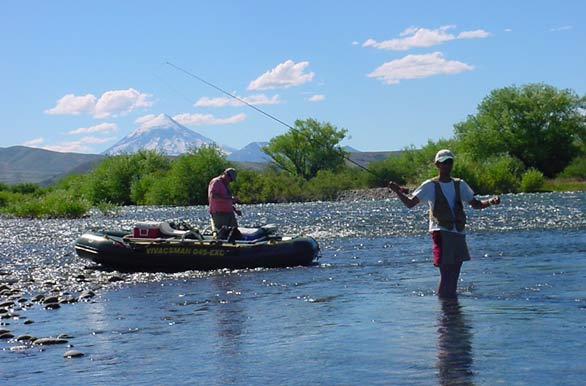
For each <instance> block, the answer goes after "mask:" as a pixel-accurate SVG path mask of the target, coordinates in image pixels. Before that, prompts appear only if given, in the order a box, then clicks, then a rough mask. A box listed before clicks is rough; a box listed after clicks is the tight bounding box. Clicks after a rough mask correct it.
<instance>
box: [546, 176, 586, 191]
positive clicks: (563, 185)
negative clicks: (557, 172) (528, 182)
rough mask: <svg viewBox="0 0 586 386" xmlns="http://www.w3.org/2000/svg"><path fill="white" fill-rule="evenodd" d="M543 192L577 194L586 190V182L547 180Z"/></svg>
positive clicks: (559, 179) (558, 179)
mask: <svg viewBox="0 0 586 386" xmlns="http://www.w3.org/2000/svg"><path fill="white" fill-rule="evenodd" d="M541 190H542V191H544V192H575V191H582V190H586V180H577V179H561V178H556V179H551V180H545V181H544V182H543V186H542V187H541Z"/></svg>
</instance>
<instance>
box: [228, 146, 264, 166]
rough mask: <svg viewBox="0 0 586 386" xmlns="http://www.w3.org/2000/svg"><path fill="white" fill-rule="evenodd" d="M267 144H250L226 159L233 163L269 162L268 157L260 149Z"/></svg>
mask: <svg viewBox="0 0 586 386" xmlns="http://www.w3.org/2000/svg"><path fill="white" fill-rule="evenodd" d="M267 144H268V142H251V143H249V144H248V145H246V146H244V147H243V148H242V149H240V150H236V151H235V152H233V153H230V155H229V156H228V157H227V158H228V160H229V161H235V162H270V161H271V157H269V156H268V155H267V154H266V153H265V152H264V151H263V150H262V147H263V146H266V145H267Z"/></svg>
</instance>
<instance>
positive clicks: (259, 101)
mask: <svg viewBox="0 0 586 386" xmlns="http://www.w3.org/2000/svg"><path fill="white" fill-rule="evenodd" d="M234 95H236V94H234ZM236 96H237V95H236ZM238 98H240V99H242V100H243V101H245V102H246V103H248V104H249V105H253V106H255V105H278V104H280V103H281V100H280V99H279V95H274V96H273V97H271V98H269V97H268V96H267V95H265V94H255V95H250V96H247V97H240V96H239V97H238ZM243 105H244V103H242V102H240V101H239V100H237V99H234V98H230V97H219V98H208V97H202V98H199V100H198V101H197V102H195V104H194V106H196V107H224V106H243Z"/></svg>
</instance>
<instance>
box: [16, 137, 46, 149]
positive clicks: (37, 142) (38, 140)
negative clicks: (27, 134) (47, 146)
mask: <svg viewBox="0 0 586 386" xmlns="http://www.w3.org/2000/svg"><path fill="white" fill-rule="evenodd" d="M43 142H45V139H44V138H35V139H31V140H30V141H26V142H25V143H23V144H22V146H29V147H38V146H39V145H40V144H42V143H43Z"/></svg>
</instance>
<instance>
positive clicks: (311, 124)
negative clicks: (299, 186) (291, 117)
mask: <svg viewBox="0 0 586 386" xmlns="http://www.w3.org/2000/svg"><path fill="white" fill-rule="evenodd" d="M346 133H347V130H346V129H337V128H336V127H335V126H333V125H332V124H330V123H328V122H321V123H320V122H318V121H316V120H315V119H312V118H309V119H306V120H296V121H295V125H294V127H292V128H291V129H290V130H289V131H288V132H287V133H285V134H283V135H279V136H277V137H274V138H273V139H271V141H270V142H269V144H268V145H267V146H265V147H264V148H263V150H264V151H265V153H267V154H268V155H269V156H270V157H271V158H272V159H273V161H274V162H275V163H276V164H277V165H278V166H280V167H281V168H282V169H284V170H286V171H288V172H290V173H292V174H294V175H297V176H300V177H302V178H304V179H306V180H309V179H311V178H313V177H315V176H316V175H317V172H318V171H320V170H331V171H338V170H340V169H341V168H342V167H344V159H345V157H346V153H345V152H344V150H342V149H341V148H340V147H339V146H338V144H339V143H340V141H342V140H343V139H344V137H345V136H346Z"/></svg>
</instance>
